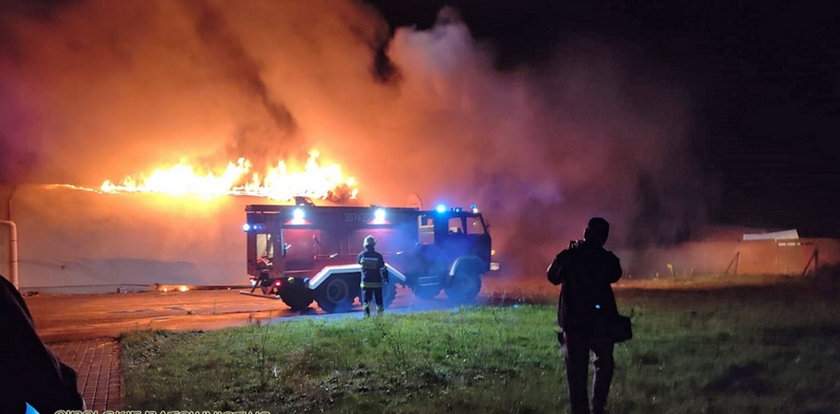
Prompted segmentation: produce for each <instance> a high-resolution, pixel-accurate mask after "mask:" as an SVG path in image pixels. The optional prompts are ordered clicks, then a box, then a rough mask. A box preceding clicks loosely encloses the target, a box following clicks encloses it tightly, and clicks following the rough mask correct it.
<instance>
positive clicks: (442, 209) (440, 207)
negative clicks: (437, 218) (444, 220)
mask: <svg viewBox="0 0 840 414" xmlns="http://www.w3.org/2000/svg"><path fill="white" fill-rule="evenodd" d="M435 211H437V212H438V213H445V212H446V205H445V204H438V205H437V207H435Z"/></svg>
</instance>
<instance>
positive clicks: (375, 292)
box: [362, 287, 385, 316]
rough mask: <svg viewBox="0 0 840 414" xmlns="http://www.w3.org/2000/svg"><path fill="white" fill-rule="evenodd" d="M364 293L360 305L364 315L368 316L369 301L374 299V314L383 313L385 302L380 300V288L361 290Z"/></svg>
mask: <svg viewBox="0 0 840 414" xmlns="http://www.w3.org/2000/svg"><path fill="white" fill-rule="evenodd" d="M362 290H364V291H365V294H364V301H363V303H362V309H364V310H365V315H366V316H367V315H370V303H371V300H372V299H373V298H374V297H375V298H376V312H377V313H382V312H384V311H385V301H384V300H383V299H382V288H381V287H378V288H364V289H362Z"/></svg>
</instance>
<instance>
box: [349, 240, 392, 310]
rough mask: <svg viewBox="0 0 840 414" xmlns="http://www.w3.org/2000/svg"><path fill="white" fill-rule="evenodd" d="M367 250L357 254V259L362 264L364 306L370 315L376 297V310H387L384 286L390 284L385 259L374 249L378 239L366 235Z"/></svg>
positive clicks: (365, 245)
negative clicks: (371, 304)
mask: <svg viewBox="0 0 840 414" xmlns="http://www.w3.org/2000/svg"><path fill="white" fill-rule="evenodd" d="M363 245H364V247H365V250H363V251H361V252H360V253H359V255H358V256H356V261H357V262H358V263H359V264H360V265H362V283H361V288H362V291H363V294H362V298H363V301H362V303H363V306H362V308H363V309H364V310H365V317H368V316H370V302H371V299H373V298H374V297H375V298H376V311H377V313H378V314H381V313H382V312H384V311H385V301H384V299H383V298H382V286H383V285H387V284H388V269H386V268H385V259H384V258H382V255H381V254H379V252H377V251H376V250H374V246H376V240H375V239H374V238H373V236H367V237H365V241H364V243H363Z"/></svg>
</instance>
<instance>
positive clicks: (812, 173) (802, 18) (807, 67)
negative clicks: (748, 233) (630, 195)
mask: <svg viewBox="0 0 840 414" xmlns="http://www.w3.org/2000/svg"><path fill="white" fill-rule="evenodd" d="M369 1H370V2H371V3H373V4H374V5H375V6H376V7H377V8H378V9H379V10H380V11H381V12H382V13H383V14H384V15H385V16H386V18H387V19H388V21H389V22H390V23H391V24H392V25H393V26H412V25H413V26H416V27H417V28H420V29H422V28H426V27H429V26H431V25H432V24H433V22H434V19H435V16H436V13H437V10H438V9H439V7H441V6H443V5H451V6H453V7H455V8H457V9H458V10H459V11H460V13H461V17H462V18H463V20H464V21H465V22H466V24H467V25H468V26H469V28H470V31H471V33H472V35H473V36H474V37H475V38H477V39H479V40H481V41H482V42H483V43H484V44H486V45H487V46H488V47H491V48H492V49H493V50H494V53H495V54H494V56H495V65H496V67H497V68H498V69H499V70H502V71H506V70H514V69H517V68H520V67H523V66H529V67H534V68H539V67H541V66H542V65H544V64H545V63H546V62H547V61H549V60H550V58H551V56H552V53H553V52H554V51H555V50H556V49H557V47H558V46H559V45H562V44H563V43H564V42H566V41H569V40H570V39H574V38H579V37H587V38H594V39H597V40H599V41H602V42H607V43H610V44H614V45H618V46H619V47H620V48H625V49H627V50H631V51H632V53H631V54H630V55H632V56H633V59H635V60H636V62H634V65H633V66H635V67H637V71H638V72H637V73H636V76H638V79H639V81H640V82H643V81H644V79H645V78H646V77H651V78H656V79H657V80H658V81H662V80H664V81H666V82H670V83H674V84H678V85H680V87H681V88H683V89H684V90H685V91H686V92H687V94H688V96H690V101H691V106H692V108H693V124H692V125H691V130H690V140H691V147H692V154H693V156H694V158H695V160H694V161H695V162H696V163H697V164H698V167H699V168H700V169H701V171H702V172H703V175H704V177H703V180H704V183H703V188H705V191H706V193H707V194H706V198H707V200H708V201H709V204H708V205H709V209H710V211H709V214H710V218H711V219H712V221H714V222H716V223H719V224H733V225H744V226H752V227H757V228H765V229H780V228H798V229H799V230H800V234H801V235H803V236H833V237H837V236H840V216H838V214H837V212H838V211H840V160H838V158H840V145H838V143H837V139H838V137H840V45H839V44H838V43H839V42H840V14H838V13H837V12H836V11H835V10H833V9H831V8H829V7H824V6H822V7H821V6H813V5H804V4H798V3H791V4H787V5H773V2H771V3H764V2H762V3H755V4H753V5H743V4H738V3H739V2H698V3H693V4H692V5H685V4H682V2H663V3H660V4H652V3H650V2H640V1H624V2H608V3H600V2H598V3H597V4H590V3H589V2H580V3H570V2H557V1H539V0H526V1H523V0H510V1H500V0H497V1H477V0H460V1H449V2H444V1H437V2H434V1H425V0H411V1H387V0H369ZM379 67H385V68H386V69H387V64H380V65H379ZM386 74H387V73H386ZM642 104H643V103H642ZM653 210H655V208H654V209H653Z"/></svg>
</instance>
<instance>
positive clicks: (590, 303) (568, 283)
mask: <svg viewBox="0 0 840 414" xmlns="http://www.w3.org/2000/svg"><path fill="white" fill-rule="evenodd" d="M609 231H610V225H609V223H608V222H607V221H606V220H604V219H603V218H601V217H593V218H592V219H590V220H589V224H588V225H587V227H586V231H585V232H584V236H583V237H584V239H583V240H581V241H572V242H571V243H570V245H569V248H568V249H566V250H563V251H562V252H560V253H558V254H557V256H556V257H555V259H554V261H553V262H552V263H551V265H550V266H549V267H548V270H547V272H546V276H547V277H548V280H549V281H550V282H551V283H553V284H554V285H562V287H561V290H560V301H559V305H558V308H557V323H558V324H559V325H560V328H561V332H560V333H558V335H557V339H558V341H559V342H560V345H561V347H562V349H563V354H564V357H565V360H566V378H567V382H568V386H569V403H570V404H571V408H572V413H573V414H581V413H590V410H589V401H588V399H589V398H588V390H587V387H586V377H587V374H588V370H589V352H590V351H592V352H593V353H594V354H595V360H594V365H595V374H594V381H593V392H592V411H591V412H592V413H594V414H600V413H604V412H605V409H606V406H607V396H608V395H609V392H610V382H611V381H612V376H613V369H614V367H615V363H614V361H613V346H614V344H615V342H616V339H615V338H614V337H613V334H612V333H611V331H612V328H611V326H610V325H611V324H613V323H614V322H615V321H616V320H617V318H619V315H618V308H617V306H616V303H615V296H614V295H613V291H612V287H611V286H610V284H611V283H614V282H616V281H618V279H620V278H621V264H620V262H619V260H618V257H616V255H615V254H613V253H612V252H610V251H608V250H605V249H604V243H606V241H607V236H608V235H609ZM628 321H629V320H628ZM628 328H629V326H628ZM620 340H623V339H620Z"/></svg>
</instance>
